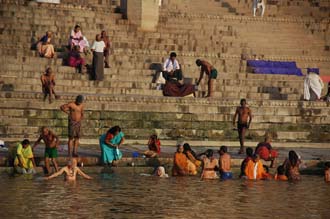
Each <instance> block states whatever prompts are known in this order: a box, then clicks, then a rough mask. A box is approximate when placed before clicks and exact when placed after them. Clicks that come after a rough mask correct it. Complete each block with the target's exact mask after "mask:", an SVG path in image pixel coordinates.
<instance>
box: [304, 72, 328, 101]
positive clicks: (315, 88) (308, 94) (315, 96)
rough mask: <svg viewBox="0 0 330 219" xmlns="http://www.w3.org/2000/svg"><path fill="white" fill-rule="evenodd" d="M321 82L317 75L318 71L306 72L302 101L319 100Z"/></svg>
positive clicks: (321, 87)
mask: <svg viewBox="0 0 330 219" xmlns="http://www.w3.org/2000/svg"><path fill="white" fill-rule="evenodd" d="M323 87H324V84H323V81H322V79H321V78H320V76H319V75H318V71H316V72H313V71H308V73H307V75H306V78H305V81H304V99H305V100H319V99H320V98H321V94H322V89H323Z"/></svg>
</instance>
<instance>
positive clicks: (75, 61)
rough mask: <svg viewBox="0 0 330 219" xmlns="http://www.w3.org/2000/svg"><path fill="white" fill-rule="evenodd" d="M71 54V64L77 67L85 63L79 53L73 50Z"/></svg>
mask: <svg viewBox="0 0 330 219" xmlns="http://www.w3.org/2000/svg"><path fill="white" fill-rule="evenodd" d="M69 55H70V56H69V66H71V67H75V68H77V67H78V66H83V65H85V60H84V59H83V58H81V57H80V55H79V53H77V52H74V51H72V52H70V54H69Z"/></svg>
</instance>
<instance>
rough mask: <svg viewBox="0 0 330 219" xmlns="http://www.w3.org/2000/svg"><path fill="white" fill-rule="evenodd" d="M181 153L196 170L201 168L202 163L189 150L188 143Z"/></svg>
mask: <svg viewBox="0 0 330 219" xmlns="http://www.w3.org/2000/svg"><path fill="white" fill-rule="evenodd" d="M183 153H184V154H185V155H186V156H187V158H188V159H189V161H191V162H192V163H193V164H194V165H195V166H196V168H198V167H200V166H201V164H202V161H200V160H198V159H197V155H196V153H195V152H194V151H193V150H192V149H191V147H190V145H189V144H188V143H185V144H184V145H183Z"/></svg>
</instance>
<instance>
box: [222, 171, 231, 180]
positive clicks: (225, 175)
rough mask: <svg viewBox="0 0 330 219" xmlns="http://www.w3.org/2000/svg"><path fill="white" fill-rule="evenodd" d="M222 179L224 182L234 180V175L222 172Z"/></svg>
mask: <svg viewBox="0 0 330 219" xmlns="http://www.w3.org/2000/svg"><path fill="white" fill-rule="evenodd" d="M220 178H221V179H222V180H227V179H232V178H233V173H232V172H222V173H221V176H220Z"/></svg>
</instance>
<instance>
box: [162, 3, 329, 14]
mask: <svg viewBox="0 0 330 219" xmlns="http://www.w3.org/2000/svg"><path fill="white" fill-rule="evenodd" d="M189 3H190V4H193V3H191V2H189ZM217 3H218V5H220V6H222V7H223V8H224V9H227V10H228V11H229V12H230V13H232V14H235V15H249V16H252V2H250V1H248V2H246V1H240V0H225V1H221V2H220V1H217ZM317 3H318V6H322V8H320V7H315V5H312V4H309V3H307V2H305V1H295V2H294V1H292V0H290V1H289V2H288V1H277V2H276V4H266V12H265V17H266V16H270V17H281V18H282V17H288V18H296V17H307V18H314V17H327V15H328V13H327V10H326V9H327V7H329V2H328V1H318V2H317ZM173 4H177V5H181V6H177V7H176V8H174V7H173V6H172V5H173ZM169 5H170V6H169ZM183 5H184V4H183V3H182V2H180V3H179V2H177V1H168V2H166V3H165V6H164V7H163V8H166V9H167V11H172V12H173V11H174V12H176V13H201V14H206V15H205V16H207V15H213V16H219V15H221V14H219V13H218V12H217V11H211V12H210V13H209V12H208V10H207V7H206V8H205V7H201V8H200V10H194V11H192V10H187V6H186V7H184V6H183ZM214 7H215V8H217V7H216V6H214ZM227 14H228V13H227Z"/></svg>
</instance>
